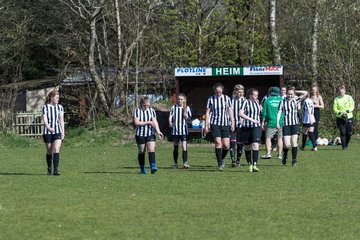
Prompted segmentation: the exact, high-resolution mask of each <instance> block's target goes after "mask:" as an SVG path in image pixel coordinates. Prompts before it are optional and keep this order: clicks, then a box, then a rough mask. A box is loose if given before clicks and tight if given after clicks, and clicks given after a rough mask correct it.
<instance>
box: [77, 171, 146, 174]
mask: <svg viewBox="0 0 360 240" xmlns="http://www.w3.org/2000/svg"><path fill="white" fill-rule="evenodd" d="M84 173H85V174H129V175H133V174H139V173H136V172H107V171H102V172H84Z"/></svg>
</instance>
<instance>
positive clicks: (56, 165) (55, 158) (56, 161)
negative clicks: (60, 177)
mask: <svg viewBox="0 0 360 240" xmlns="http://www.w3.org/2000/svg"><path fill="white" fill-rule="evenodd" d="M59 161H60V154H59V153H54V156H53V163H54V173H58V171H59V169H58V168H59Z"/></svg>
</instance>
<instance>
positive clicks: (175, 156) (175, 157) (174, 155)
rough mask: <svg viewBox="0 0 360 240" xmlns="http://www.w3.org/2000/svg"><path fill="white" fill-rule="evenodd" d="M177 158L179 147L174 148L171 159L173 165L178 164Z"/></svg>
mask: <svg viewBox="0 0 360 240" xmlns="http://www.w3.org/2000/svg"><path fill="white" fill-rule="evenodd" d="M178 156H179V146H174V151H173V158H174V163H175V164H177V163H178Z"/></svg>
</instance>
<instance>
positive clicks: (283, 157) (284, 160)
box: [281, 156, 287, 165]
mask: <svg viewBox="0 0 360 240" xmlns="http://www.w3.org/2000/svg"><path fill="white" fill-rule="evenodd" d="M286 160H287V158H286V157H285V156H282V159H281V162H282V164H284V165H286Z"/></svg>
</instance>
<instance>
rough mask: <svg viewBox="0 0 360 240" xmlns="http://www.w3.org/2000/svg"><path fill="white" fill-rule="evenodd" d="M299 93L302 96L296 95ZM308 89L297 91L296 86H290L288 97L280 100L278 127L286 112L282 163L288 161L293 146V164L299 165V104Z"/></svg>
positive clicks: (277, 118) (278, 127)
mask: <svg viewBox="0 0 360 240" xmlns="http://www.w3.org/2000/svg"><path fill="white" fill-rule="evenodd" d="M295 94H299V95H300V96H296V95H295ZM307 94H308V92H307V91H295V88H294V87H292V86H290V87H288V88H287V97H286V98H285V99H284V100H282V101H281V102H280V105H279V111H278V114H277V117H276V128H277V129H280V118H281V113H284V124H283V143H284V154H283V156H282V163H283V164H284V165H285V164H286V162H287V155H288V151H289V148H290V147H291V153H292V166H293V167H295V166H296V165H297V159H296V158H297V140H298V134H299V117H298V106H299V103H300V102H301V101H302V100H304V99H305V98H306V95H307Z"/></svg>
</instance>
